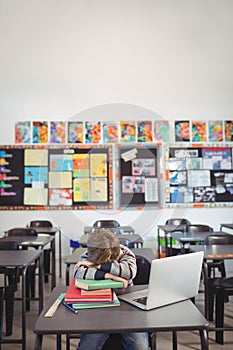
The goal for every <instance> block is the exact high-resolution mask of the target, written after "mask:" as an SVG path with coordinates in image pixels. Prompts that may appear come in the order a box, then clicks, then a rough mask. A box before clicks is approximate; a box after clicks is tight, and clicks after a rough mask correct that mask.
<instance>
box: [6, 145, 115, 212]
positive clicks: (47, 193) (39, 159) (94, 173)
mask: <svg viewBox="0 0 233 350" xmlns="http://www.w3.org/2000/svg"><path fill="white" fill-rule="evenodd" d="M112 203H113V186H112V146H111V145H81V144H78V145H51V146H35V145H34V146H0V210H9V209H12V210H33V209H36V210H38V209H42V210H49V209H56V210H58V209H73V210H76V209H96V208H102V209H110V208H112Z"/></svg>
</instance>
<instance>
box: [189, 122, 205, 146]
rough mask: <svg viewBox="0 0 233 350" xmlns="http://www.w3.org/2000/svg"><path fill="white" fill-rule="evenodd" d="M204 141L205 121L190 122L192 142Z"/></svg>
mask: <svg viewBox="0 0 233 350" xmlns="http://www.w3.org/2000/svg"><path fill="white" fill-rule="evenodd" d="M206 141H207V127H206V122H203V121H193V122H192V142H206Z"/></svg>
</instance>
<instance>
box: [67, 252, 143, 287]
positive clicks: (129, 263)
mask: <svg viewBox="0 0 233 350" xmlns="http://www.w3.org/2000/svg"><path fill="white" fill-rule="evenodd" d="M120 247H121V253H120V258H119V259H118V260H114V261H113V262H111V263H105V264H102V265H101V267H100V269H97V268H95V267H86V266H80V267H79V268H77V265H75V267H74V278H84V279H92V280H93V279H95V280H100V279H104V278H105V273H107V272H109V273H111V274H113V275H115V276H119V277H123V278H125V279H127V280H128V285H129V286H130V285H132V284H133V278H134V277H135V276H136V273H137V264H136V258H135V255H134V253H133V252H132V250H130V249H129V248H127V247H126V246H123V245H121V246H120ZM80 260H81V261H82V260H88V253H87V251H86V252H85V253H83V254H82V255H81V256H80Z"/></svg>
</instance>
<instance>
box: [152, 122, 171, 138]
mask: <svg viewBox="0 0 233 350" xmlns="http://www.w3.org/2000/svg"><path fill="white" fill-rule="evenodd" d="M154 137H155V142H169V141H170V131H169V122H168V121H166V120H156V121H155V122H154Z"/></svg>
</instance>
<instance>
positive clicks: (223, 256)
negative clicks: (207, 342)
mask: <svg viewBox="0 0 233 350" xmlns="http://www.w3.org/2000/svg"><path fill="white" fill-rule="evenodd" d="M190 251H191V252H200V251H204V260H206V261H208V260H213V259H214V260H227V259H233V244H226V245H197V246H192V245H191V246H190ZM208 295H209V291H208V283H205V316H206V317H207V318H208V315H209V302H208ZM220 319H221V318H219V317H218V316H217V317H216V318H215V327H214V328H213V327H212V328H210V330H212V331H216V339H217V338H218V337H219V335H220V333H222V332H223V330H228V331H229V330H231V331H232V330H233V327H225V328H224V327H223V324H222V323H221V321H220Z"/></svg>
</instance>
